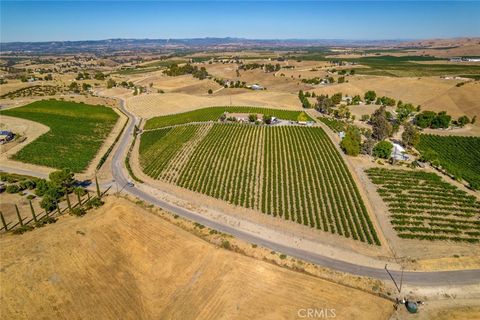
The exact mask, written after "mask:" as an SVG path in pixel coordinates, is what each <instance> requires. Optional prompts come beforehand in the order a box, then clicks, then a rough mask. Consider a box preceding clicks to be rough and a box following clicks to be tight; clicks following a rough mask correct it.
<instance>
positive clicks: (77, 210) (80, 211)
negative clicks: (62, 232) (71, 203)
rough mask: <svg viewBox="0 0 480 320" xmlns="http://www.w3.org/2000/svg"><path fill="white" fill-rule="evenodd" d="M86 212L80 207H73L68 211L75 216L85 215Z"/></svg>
mask: <svg viewBox="0 0 480 320" xmlns="http://www.w3.org/2000/svg"><path fill="white" fill-rule="evenodd" d="M86 213H87V210H85V209H84V208H82V207H76V208H73V209H72V211H71V212H70V214H72V215H74V216H77V217H81V216H83V215H85V214H86Z"/></svg>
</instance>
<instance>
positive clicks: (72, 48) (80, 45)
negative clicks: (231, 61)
mask: <svg viewBox="0 0 480 320" xmlns="http://www.w3.org/2000/svg"><path fill="white" fill-rule="evenodd" d="M405 41H406V40H341V39H338V40H331V39H329V40H327V39H316V40H313V39H312V40H308V39H287V40H275V39H272V40H261V39H259V40H253V39H242V38H192V39H108V40H87V41H48V42H47V41H45V42H6V43H0V50H1V52H2V53H7V52H31V53H75V52H97V53H100V52H105V53H107V52H112V51H116V52H118V51H139V50H140V51H142V50H145V51H152V50H162V49H163V50H182V49H183V50H188V49H193V50H198V49H229V48H231V49H248V48H290V47H293V48H295V47H332V46H333V47H335V46H338V47H385V46H394V45H398V44H399V43H401V42H405Z"/></svg>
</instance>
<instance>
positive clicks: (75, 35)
mask: <svg viewBox="0 0 480 320" xmlns="http://www.w3.org/2000/svg"><path fill="white" fill-rule="evenodd" d="M1 9H2V10H1V33H0V35H1V37H0V38H1V39H0V41H1V42H2V43H7V42H50V41H88V40H108V39H151V40H154V39H194V38H225V37H230V38H241V39H248V40H348V41H360V40H365V41H377V40H380V41H382V40H383V41H384V40H420V39H432V38H459V37H461V38H464V37H478V36H480V27H479V26H478V22H475V21H477V20H478V17H479V16H480V3H478V2H463V1H461V2H458V1H456V2H455V1H454V2H430V1H428V2H403V1H388V2H376V1H353V2H343V1H341V2H329V1H321V2H311V1H307V2H291V1H282V2H250V1H243V2H236V1H228V2H203V1H194V2H183V1H180V2H160V1H159V2H144V1H139V2H130V1H93V2H90V1H88V2H80V1H77V2H75V1H73V2H66V1H53V2H49V1H33V2H32V1H2V2H1Z"/></svg>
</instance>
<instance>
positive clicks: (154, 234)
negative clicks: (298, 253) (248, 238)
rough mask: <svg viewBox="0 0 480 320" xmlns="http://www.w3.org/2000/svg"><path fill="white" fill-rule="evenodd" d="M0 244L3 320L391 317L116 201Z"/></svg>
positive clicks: (369, 302)
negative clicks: (317, 312)
mask: <svg viewBox="0 0 480 320" xmlns="http://www.w3.org/2000/svg"><path fill="white" fill-rule="evenodd" d="M0 243H1V246H2V248H3V250H2V252H1V256H2V259H1V262H0V264H1V270H2V272H1V273H0V280H1V284H2V285H1V286H0V292H1V295H0V301H1V303H2V306H3V307H2V315H3V317H4V318H10V319H12V318H15V319H26V318H31V316H32V315H35V317H36V318H45V319H46V318H90V319H94V318H102V319H119V318H122V319H171V318H177V319H178V318H181V319H219V318H229V319H231V318H234V319H254V318H257V319H258V318H263V319H278V318H288V319H295V318H298V317H299V313H298V312H299V309H302V308H317V309H325V308H327V309H335V314H336V316H337V318H339V319H351V318H353V317H355V319H387V318H389V317H390V315H391V313H392V305H391V302H390V301H388V300H384V299H382V298H379V297H376V296H373V295H370V294H367V293H364V292H362V291H358V290H355V289H351V288H347V287H344V286H341V285H337V284H334V283H331V282H328V281H325V280H320V279H318V278H315V277H312V276H308V275H305V274H301V273H296V272H293V271H289V270H287V269H283V268H280V267H278V266H275V265H273V264H270V263H266V262H263V261H259V260H256V259H252V258H248V257H245V256H243V255H240V254H237V253H233V252H230V251H226V250H223V249H219V248H217V247H215V246H213V245H210V244H208V243H206V242H204V241H202V240H200V239H199V238H197V237H195V236H193V235H191V234H190V233H188V232H186V231H184V230H182V229H179V228H178V227H176V226H174V225H172V224H170V223H168V222H166V221H164V220H163V219H161V218H159V217H156V216H154V215H152V214H150V213H148V212H146V211H145V210H143V209H140V208H139V207H138V206H134V205H132V204H131V203H130V202H127V201H126V200H121V199H116V200H115V201H112V200H108V201H107V204H106V205H105V206H104V207H103V208H101V209H99V210H96V211H90V212H89V213H88V214H87V216H85V217H83V218H76V217H70V216H65V217H62V218H61V219H60V220H59V221H58V222H57V223H56V224H54V225H50V226H47V227H45V228H42V229H37V230H35V231H32V232H29V233H26V234H24V235H22V236H13V235H5V236H2V237H0ZM300 292H301V294H299V293H300ZM372 306H375V307H374V308H372ZM301 312H302V311H300V315H301Z"/></svg>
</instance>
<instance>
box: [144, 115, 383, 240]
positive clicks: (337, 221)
mask: <svg viewBox="0 0 480 320" xmlns="http://www.w3.org/2000/svg"><path fill="white" fill-rule="evenodd" d="M253 112H254V111H253ZM179 142H180V143H179ZM140 159H141V165H142V168H143V170H144V172H145V173H146V174H147V175H149V176H151V177H153V178H155V179H161V180H164V181H167V182H172V183H175V184H177V185H178V186H181V187H183V188H186V189H189V190H192V191H196V192H199V193H202V194H205V195H208V196H211V197H214V198H217V199H221V200H224V201H227V202H229V203H232V204H234V205H238V206H242V207H245V208H251V209H254V210H258V211H261V212H263V213H265V214H269V215H272V216H275V217H280V218H283V219H286V220H290V221H294V222H296V223H299V224H303V225H306V226H309V227H312V228H316V229H319V230H323V231H325V232H330V233H334V234H339V235H342V236H345V237H347V238H353V239H355V240H359V241H362V242H366V243H369V244H376V245H380V241H379V239H378V237H377V234H376V231H375V228H374V227H373V223H372V221H371V220H370V217H369V215H368V213H367V210H366V207H365V205H364V203H363V201H362V198H361V196H360V194H359V190H358V189H357V186H356V185H355V182H354V181H353V178H352V176H351V174H350V172H349V171H348V169H347V167H346V165H345V163H344V162H343V159H342V158H341V156H340V155H339V153H338V152H337V150H336V149H335V147H334V145H333V144H332V142H331V141H330V140H329V138H328V137H327V136H326V134H325V132H324V131H323V130H322V129H321V128H318V127H316V128H315V127H297V126H281V127H265V126H249V125H241V124H218V123H216V124H211V123H210V124H203V125H185V126H178V127H173V128H165V129H159V130H155V131H150V132H145V133H143V135H142V141H141V146H140Z"/></svg>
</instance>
